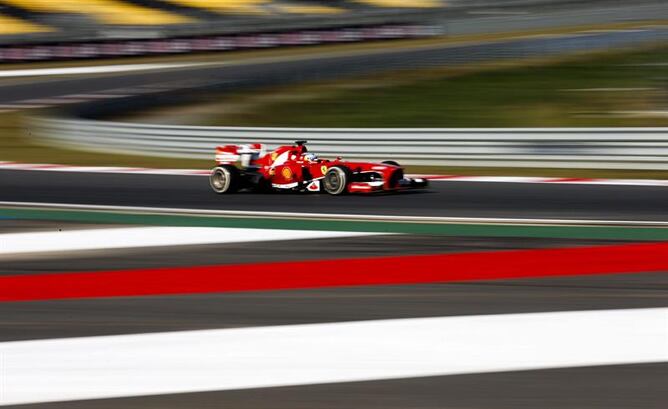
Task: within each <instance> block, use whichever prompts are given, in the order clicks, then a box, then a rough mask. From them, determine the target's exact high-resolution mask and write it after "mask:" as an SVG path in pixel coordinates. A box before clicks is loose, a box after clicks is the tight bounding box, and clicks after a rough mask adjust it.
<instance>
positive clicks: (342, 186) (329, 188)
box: [323, 166, 350, 196]
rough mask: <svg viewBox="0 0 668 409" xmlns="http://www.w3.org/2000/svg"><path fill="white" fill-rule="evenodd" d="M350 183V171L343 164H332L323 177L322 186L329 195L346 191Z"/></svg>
mask: <svg viewBox="0 0 668 409" xmlns="http://www.w3.org/2000/svg"><path fill="white" fill-rule="evenodd" d="M349 183H350V171H349V170H348V168H345V167H343V166H332V167H331V168H329V170H328V171H327V173H326V174H325V178H324V179H323V188H324V189H325V192H327V193H329V194H330V195H335V196H336V195H342V194H344V193H346V192H347V190H348V184H349Z"/></svg>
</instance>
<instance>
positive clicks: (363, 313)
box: [0, 28, 668, 409]
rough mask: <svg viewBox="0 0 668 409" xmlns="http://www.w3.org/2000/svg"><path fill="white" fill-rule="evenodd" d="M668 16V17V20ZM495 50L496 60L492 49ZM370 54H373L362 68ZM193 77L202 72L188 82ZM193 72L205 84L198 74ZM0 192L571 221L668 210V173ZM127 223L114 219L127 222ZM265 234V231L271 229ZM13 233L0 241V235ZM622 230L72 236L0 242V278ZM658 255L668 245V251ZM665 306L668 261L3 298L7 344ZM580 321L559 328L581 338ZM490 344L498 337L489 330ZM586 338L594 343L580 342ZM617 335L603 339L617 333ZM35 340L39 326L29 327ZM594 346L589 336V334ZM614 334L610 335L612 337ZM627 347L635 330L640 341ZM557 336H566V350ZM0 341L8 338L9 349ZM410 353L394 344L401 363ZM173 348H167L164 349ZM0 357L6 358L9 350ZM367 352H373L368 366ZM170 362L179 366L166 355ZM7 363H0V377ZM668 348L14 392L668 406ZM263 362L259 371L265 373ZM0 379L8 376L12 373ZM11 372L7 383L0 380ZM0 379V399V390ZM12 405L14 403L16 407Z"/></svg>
mask: <svg viewBox="0 0 668 409" xmlns="http://www.w3.org/2000/svg"><path fill="white" fill-rule="evenodd" d="M662 30H663V31H662ZM657 31H661V32H664V34H665V28H653V29H647V30H637V31H634V30H630V31H620V32H597V33H590V34H587V35H574V36H560V37H555V38H549V37H545V38H535V39H530V40H518V41H511V42H507V43H503V44H477V45H467V46H453V47H440V48H429V49H422V50H401V51H397V50H389V51H388V52H386V53H382V54H375V55H342V56H322V57H318V58H314V59H312V60H292V61H282V62H276V61H275V62H272V63H271V64H267V63H266V62H265V63H260V62H257V63H250V64H246V65H234V64H229V65H225V64H223V65H218V66H211V67H191V68H185V69H174V70H167V71H164V72H142V73H133V74H123V75H108V76H89V77H81V78H66V79H47V80H43V79H36V80H35V82H31V83H22V84H21V83H18V84H17V83H2V82H0V104H12V103H15V102H19V101H22V100H28V99H34V98H51V97H58V96H62V95H65V94H75V93H91V92H100V91H105V90H109V89H122V88H126V89H130V92H129V93H131V91H132V89H134V88H137V87H142V86H146V85H150V84H168V83H187V82H189V81H191V80H192V79H193V78H200V79H203V81H200V82H199V85H203V83H207V82H208V83H217V84H220V83H229V84H232V85H233V86H235V87H236V86H239V85H244V84H246V85H262V84H265V83H272V82H292V81H294V82H297V81H303V80H308V79H319V78H332V77H336V76H339V75H349V74H356V73H360V72H370V71H373V70H376V69H378V68H379V67H390V68H402V67H406V66H411V65H412V64H415V63H416V62H420V63H421V64H434V65H436V64H438V65H440V64H444V63H453V64H457V63H465V62H474V61H480V59H482V58H488V57H489V56H492V57H493V58H516V57H521V56H525V55H551V54H553V53H555V52H561V51H577V50H583V49H588V48H590V47H594V48H596V47H599V46H601V45H602V44H611V43H612V44H618V45H623V44H627V45H628V44H630V43H632V42H633V41H636V40H642V39H643V38H647V37H652V38H654V36H655V35H656V34H657ZM483 56H485V57H483ZM359 67H363V68H359ZM195 82H197V81H195ZM192 85H198V84H196V83H193V84H192ZM0 201H2V202H37V203H44V204H49V203H61V204H89V205H109V206H133V207H160V208H181V209H193V210H247V211H248V210H250V211H270V212H295V213H330V214H361V215H379V214H380V215H399V216H440V217H471V218H487V217H490V218H519V219H534V218H541V219H542V218H547V219H559V220H563V219H568V220H572V219H576V220H612V221H662V222H668V188H666V187H660V186H621V185H582V184H538V183H535V184H533V183H489V182H464V181H449V182H433V183H432V184H431V186H430V187H429V188H428V189H426V190H424V191H415V192H406V193H402V194H388V195H373V196H354V195H349V196H342V197H332V196H329V195H326V194H290V193H281V194H256V193H245V192H242V193H239V194H234V195H225V196H218V195H215V194H214V193H213V192H212V191H211V189H210V187H209V185H208V180H207V178H206V177H203V176H175V175H142V174H102V173H77V172H61V171H58V172H48V171H18V170H0ZM108 227H109V226H99V225H88V224H76V223H68V222H62V221H61V222H57V221H51V222H47V221H29V220H14V219H12V218H7V219H2V218H0V239H3V238H4V237H6V235H7V234H8V233H23V232H29V231H40V232H59V231H61V230H62V231H69V230H71V229H73V230H77V229H100V230H103V229H104V228H108ZM116 227H118V226H116ZM262 240H266V239H265V238H264V237H263V238H262ZM1 244H2V241H0V245H1ZM609 244H626V242H624V241H621V240H604V239H601V240H584V239H538V238H505V237H497V238H489V237H466V238H460V237H445V236H429V235H422V236H421V235H376V236H362V237H355V238H345V239H342V238H336V239H334V238H329V239H317V240H291V241H272V242H269V241H267V242H264V241H261V242H256V243H253V244H247V243H227V244H210V245H193V246H179V245H176V244H175V245H174V246H165V247H159V248H158V247H156V248H153V247H148V248H129V249H115V250H108V251H107V250H102V251H99V250H98V251H65V252H61V253H55V254H34V253H33V254H28V255H27V256H26V255H25V254H24V255H18V256H12V255H9V256H6V255H5V256H2V257H0V280H2V279H3V278H7V277H9V278H11V277H28V278H30V277H31V276H47V275H50V274H59V273H69V272H79V273H81V274H84V275H85V274H96V271H99V270H115V269H138V268H163V267H184V268H186V267H190V266H203V265H224V264H231V263H258V262H263V263H264V262H270V263H271V262H282V261H303V260H318V259H325V258H327V259H335V260H336V262H337V263H338V262H339V261H340V260H338V259H343V258H351V257H353V258H357V257H359V258H362V257H380V256H412V255H416V254H446V253H467V252H480V251H490V252H494V251H505V250H514V249H545V248H556V247H581V246H592V245H609ZM659 257H660V256H659ZM662 307H663V308H665V307H668V275H667V274H666V272H665V271H664V272H661V271H652V272H648V271H646V270H642V271H636V272H635V273H633V274H619V273H617V274H614V272H612V273H611V274H604V275H598V276H573V277H551V278H529V279H514V280H508V279H503V280H482V281H472V282H448V283H430V284H419V285H373V286H359V287H341V288H310V289H291V290H284V289H283V290H272V291H248V292H238V293H233V292H228V293H206V294H182V295H153V296H121V297H97V298H73V299H65V300H52V299H47V300H39V301H35V300H32V301H21V302H0V348H2V347H3V346H4V345H5V343H8V342H9V343H12V344H14V343H13V342H11V341H17V343H19V341H26V340H48V339H55V338H58V339H65V340H67V339H69V338H72V337H99V336H106V335H123V334H147V333H148V334H157V333H163V334H164V333H169V332H172V331H192V330H217V329H243V328H249V327H258V326H264V327H270V328H271V327H275V326H286V325H302V324H313V325H317V324H319V323H340V322H351V321H370V320H391V319H420V318H424V317H463V318H466V317H469V316H476V315H482V314H485V315H487V314H489V315H505V314H530V313H543V312H549V313H551V312H554V313H566V312H578V311H587V310H594V311H596V312H597V313H599V312H602V311H603V310H619V309H631V310H639V309H649V308H662ZM580 337H581V334H580V333H577V332H573V333H564V334H560V337H559V338H560V339H563V340H565V341H569V342H570V341H573V340H575V341H578V340H580ZM490 341H494V340H490ZM582 341H586V340H582ZM613 341H615V340H610V342H613ZM36 342H37V341H36ZM583 343H585V342H583ZM601 347H605V345H601ZM633 348H634V345H629V349H630V350H633ZM558 349H559V346H558V345H557V346H556V347H555V353H556V352H558ZM0 352H2V350H0ZM400 358H401V357H396V360H397V361H400V360H401V359H400ZM166 359H171V357H166ZM0 360H2V356H0ZM360 366H363V363H361V364H360ZM167 369H169V368H167ZM2 371H3V368H1V367H0V376H2V373H3V372H2ZM667 374H668V363H666V360H662V361H660V362H646V363H636V364H627V365H601V366H584V367H561V368H558V369H539V370H520V371H512V372H490V373H473V374H465V375H450V376H425V377H418V378H401V377H400V378H398V379H382V380H368V381H359V382H340V383H331V384H302V385H298V386H284V387H267V388H251V389H241V390H227V391H213V392H209V391H204V392H198V393H178V394H171V392H170V393H169V394H160V395H149V396H136V397H125V396H127V395H122V396H121V397H116V398H109V399H94V400H82V401H69V402H55V403H35V404H28V405H19V406H12V407H16V408H34V409H61V408H62V409H70V408H72V409H76V408H94V409H112V408H113V409H117V408H118V409H125V408H156V409H157V408H160V409H163V408H164V409H177V408H178V409H180V408H204V409H206V408H235V409H246V408H248V409H251V408H267V409H293V408H294V409H307V408H308V409H311V408H313V409H339V408H340V409H349V408H369V409H375V408H378V409H380V408H383V409H401V408H409V407H410V408H419V409H436V408H462V409H474V408H476V409H483V408H495V409H497V408H498V409H514V408H527V409H529V408H531V409H533V408H555V409H562V408H563V409H567V408H568V409H576V408H583V409H584V408H601V409H603V408H605V409H610V408H613V409H614V408H618V409H627V408H641V409H645V408H646V409H659V408H665V407H666V405H667V402H668V389H667V388H666V382H665V380H666V375H667ZM261 375H262V374H261ZM1 383H2V382H0V384H1ZM1 387H2V386H1V385H0V388H1ZM2 393H3V391H2V389H0V403H1V402H2ZM8 407H9V406H8Z"/></svg>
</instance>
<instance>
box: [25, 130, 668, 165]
mask: <svg viewBox="0 0 668 409" xmlns="http://www.w3.org/2000/svg"><path fill="white" fill-rule="evenodd" d="M29 127H30V132H31V134H32V135H33V136H35V137H37V138H38V139H39V140H41V141H42V142H45V143H47V144H50V145H53V146H66V147H70V148H75V149H80V150H87V151H96V152H105V153H120V154H134V155H148V156H162V157H180V158H194V159H209V158H210V159H211V160H212V161H213V155H214V148H215V147H216V146H217V145H225V144H243V143H251V142H261V143H264V144H266V145H267V147H268V148H269V149H273V148H275V147H276V146H278V145H283V144H289V143H292V142H293V141H295V140H300V139H305V140H308V141H309V148H310V150H311V151H313V152H316V153H317V154H319V155H320V156H322V157H326V158H334V157H336V156H343V157H344V158H346V159H360V160H385V159H392V160H396V161H398V162H400V163H402V164H407V165H408V164H411V165H439V166H488V167H492V166H499V167H558V168H591V169H596V168H600V169H656V170H661V169H663V170H666V169H668V128H517V129H492V128H477V129H463V128H462V129H427V128H422V129H396V128H395V129H344V128H337V129H317V128H308V129H304V128H240V127H202V126H171V125H147V124H131V123H117V122H104V121H92V120H78V119H54V118H31V120H30V122H29Z"/></svg>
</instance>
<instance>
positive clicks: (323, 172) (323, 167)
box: [320, 165, 327, 175]
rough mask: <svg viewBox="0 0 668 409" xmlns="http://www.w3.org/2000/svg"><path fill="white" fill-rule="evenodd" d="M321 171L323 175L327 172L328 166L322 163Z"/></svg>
mask: <svg viewBox="0 0 668 409" xmlns="http://www.w3.org/2000/svg"><path fill="white" fill-rule="evenodd" d="M320 172H322V174H323V175H324V174H325V173H327V166H325V165H322V166H321V167H320Z"/></svg>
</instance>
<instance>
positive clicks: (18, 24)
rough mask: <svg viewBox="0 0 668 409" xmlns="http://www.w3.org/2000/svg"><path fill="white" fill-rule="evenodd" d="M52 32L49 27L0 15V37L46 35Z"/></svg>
mask: <svg viewBox="0 0 668 409" xmlns="http://www.w3.org/2000/svg"><path fill="white" fill-rule="evenodd" d="M49 31H54V30H53V29H52V28H50V27H46V26H42V25H39V24H34V23H31V22H28V21H23V20H19V19H17V18H14V17H9V16H3V15H0V35H11V34H29V33H46V32H49Z"/></svg>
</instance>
